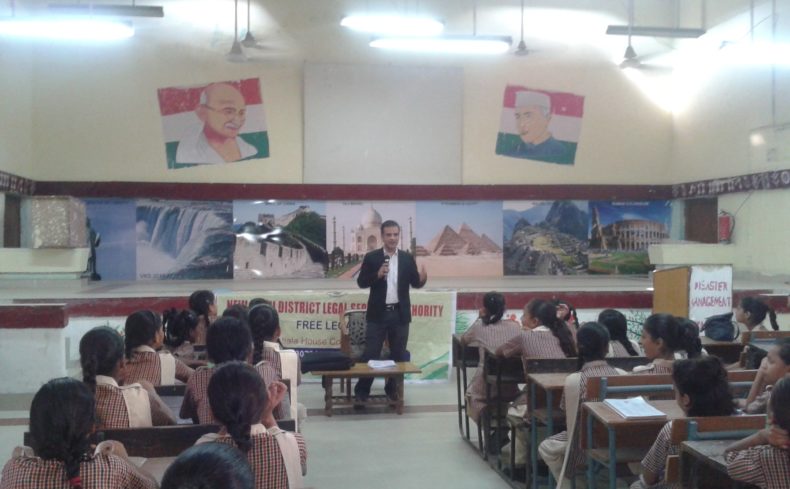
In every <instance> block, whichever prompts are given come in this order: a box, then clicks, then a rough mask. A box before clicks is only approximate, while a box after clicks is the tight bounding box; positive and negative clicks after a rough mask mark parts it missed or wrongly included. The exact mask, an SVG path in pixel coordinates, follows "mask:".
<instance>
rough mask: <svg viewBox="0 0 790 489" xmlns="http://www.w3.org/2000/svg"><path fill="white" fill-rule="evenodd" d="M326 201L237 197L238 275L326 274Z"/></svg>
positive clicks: (235, 264) (251, 277)
mask: <svg viewBox="0 0 790 489" xmlns="http://www.w3.org/2000/svg"><path fill="white" fill-rule="evenodd" d="M325 207H326V203H325V202H316V201H297V202H293V201H280V200H277V201H266V200H255V201H247V200H237V201H234V202H233V232H234V233H235V234H236V248H235V251H234V253H233V278H234V279H241V280H255V279H265V278H323V277H324V273H325V270H326V267H327V264H328V261H329V258H328V254H327V251H326V216H325V215H324V212H325Z"/></svg>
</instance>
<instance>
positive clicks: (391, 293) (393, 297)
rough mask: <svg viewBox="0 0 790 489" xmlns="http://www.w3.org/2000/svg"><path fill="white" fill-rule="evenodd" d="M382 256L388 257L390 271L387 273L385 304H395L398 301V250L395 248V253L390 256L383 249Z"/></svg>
mask: <svg viewBox="0 0 790 489" xmlns="http://www.w3.org/2000/svg"><path fill="white" fill-rule="evenodd" d="M384 256H385V257H387V256H389V257H390V271H389V272H388V273H387V298H386V300H385V302H386V303H387V304H397V303H398V300H399V299H398V250H395V254H394V255H392V256H390V255H388V254H387V252H386V251H384Z"/></svg>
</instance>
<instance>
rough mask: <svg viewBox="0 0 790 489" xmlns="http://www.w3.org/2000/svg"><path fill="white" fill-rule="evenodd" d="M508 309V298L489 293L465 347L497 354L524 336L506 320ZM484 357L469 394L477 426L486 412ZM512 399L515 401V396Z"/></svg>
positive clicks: (469, 407)
mask: <svg viewBox="0 0 790 489" xmlns="http://www.w3.org/2000/svg"><path fill="white" fill-rule="evenodd" d="M506 309H507V306H506V305H505V296H503V295H502V294H499V293H497V292H489V293H487V294H486V295H485V296H483V307H482V308H481V309H480V315H479V317H478V318H477V320H476V321H475V322H474V324H472V326H471V327H470V328H469V329H468V330H466V332H465V333H464V334H463V336H461V344H462V345H473V346H479V347H480V348H481V349H483V348H488V349H490V350H496V349H497V348H499V347H500V346H501V345H503V344H504V343H506V342H507V341H508V340H510V339H512V338H515V337H516V336H518V335H519V333H521V326H520V325H519V324H518V323H517V322H515V321H511V320H509V319H502V316H503V315H504V314H505V310H506ZM482 362H483V355H480V363H479V364H478V366H477V370H476V371H475V374H474V376H472V380H470V381H469V388H468V389H467V391H466V395H467V397H468V402H467V413H468V415H469V417H470V418H472V420H473V421H474V422H475V423H479V422H480V413H481V412H482V411H483V410H484V409H485V407H486V404H485V399H486V384H485V378H484V377H483V363H482ZM511 394H512V395H511V396H509V397H513V395H515V392H512V393H511Z"/></svg>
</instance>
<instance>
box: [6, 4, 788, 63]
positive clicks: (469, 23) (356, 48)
mask: <svg viewBox="0 0 790 489" xmlns="http://www.w3.org/2000/svg"><path fill="white" fill-rule="evenodd" d="M11 1H12V0H9V2H11ZM55 2H58V3H76V2H77V0H49V1H45V0H27V1H26V0H16V5H17V14H24V13H30V12H33V13H36V12H42V11H44V10H45V9H46V5H47V4H48V3H55ZM703 2H704V3H705V5H706V19H707V22H706V24H707V26H708V27H711V26H715V25H720V24H723V23H727V22H729V23H733V22H734V24H735V26H734V29H733V30H732V34H728V35H732V36H734V37H737V36H744V35H747V34H748V32H749V15H748V13H749V5H750V2H749V1H748V0H707V1H705V0H635V24H636V25H638V26H639V25H642V26H645V25H651V26H655V25H658V26H667V27H674V26H683V27H700V26H701V24H702V18H701V12H702V6H703ZM83 3H84V0H83ZM96 3H105V4H106V3H112V4H122V3H123V4H127V5H128V4H130V3H131V0H129V1H126V2H124V1H121V0H105V1H98V2H96ZM520 3H521V2H520V0H477V1H473V0H252V1H251V13H250V20H251V22H250V30H251V32H252V33H253V34H254V35H255V37H256V38H257V39H258V40H259V44H260V48H261V49H247V53H248V54H249V55H250V56H251V57H253V58H256V59H258V60H260V61H266V60H269V59H290V60H298V61H303V60H311V61H316V60H320V61H332V62H399V61H403V60H406V59H410V60H413V59H414V58H413V55H402V54H392V53H382V52H380V51H378V50H375V49H372V48H369V47H368V46H367V42H368V41H369V36H368V35H366V34H359V33H355V32H351V31H348V30H346V29H344V28H342V27H341V26H340V25H339V22H340V19H341V18H342V17H343V16H344V15H346V14H350V13H379V12H397V13H407V14H424V15H430V16H434V17H436V18H439V19H440V20H442V21H443V22H445V33H448V34H471V33H472V32H473V30H474V28H475V26H473V7H474V6H476V12H477V24H476V31H477V33H479V34H497V35H510V36H512V37H513V49H515V47H516V44H517V43H518V40H519V36H520V28H521V22H520ZM524 3H525V14H524V17H525V18H524V23H525V25H524V29H525V40H526V43H527V46H528V48H529V49H530V50H531V51H533V52H532V53H531V55H530V56H527V57H525V58H522V59H525V60H527V61H526V62H529V60H530V59H541V58H543V59H544V60H545V59H560V58H575V59H585V60H588V61H589V60H594V61H600V62H611V61H612V60H613V59H616V58H618V57H620V56H622V53H623V51H624V50H625V47H626V44H627V40H626V38H625V37H624V36H607V35H606V34H605V32H604V31H605V29H606V26H607V25H608V24H625V23H626V22H627V8H628V7H627V6H628V2H627V0H554V1H548V0H543V1H539V0H525V1H524ZM755 3H756V4H757V5H758V7H760V12H758V14H757V15H756V20H757V21H759V20H762V19H763V18H764V17H765V15H766V12H767V13H770V1H756V2H755ZM778 3H779V4H780V7H781V8H784V10H785V11H788V10H790V5H789V4H790V0H778ZM9 5H10V3H9V4H6V5H5V6H3V9H2V10H0V16H5V15H9V14H10V12H11V10H10V6H9ZM137 5H161V6H163V7H164V11H165V17H164V18H163V19H133V22H134V25H135V28H136V31H137V32H136V35H135V38H134V42H136V43H149V44H150V43H153V44H156V45H157V46H161V48H162V49H168V48H169V47H171V46H172V47H178V46H189V47H190V48H192V49H198V50H200V51H202V52H204V53H205V56H217V57H221V56H224V54H225V53H226V52H227V51H228V50H229V49H230V45H231V42H232V39H233V29H234V2H233V1H232V0H159V1H157V0H143V1H138V2H137ZM238 8H239V14H238V21H239V31H240V33H239V35H240V37H241V36H243V35H244V33H245V32H246V30H247V25H246V23H247V1H246V0H240V1H239V4H238ZM733 19H736V20H733ZM764 24H768V23H764ZM761 28H762V29H765V28H766V25H762V26H761ZM692 42H694V41H688V40H684V41H678V40H672V39H656V38H634V48H635V49H636V51H637V53H638V54H640V55H646V54H654V53H661V52H667V51H671V50H672V49H674V48H678V47H682V46H683V45H684V44H688V43H692ZM426 59H428V60H429V61H430V62H440V63H449V64H466V63H475V62H478V61H476V60H475V59H467V58H464V57H457V56H456V57H448V56H442V57H438V56H435V55H434V56H428V57H426ZM482 62H486V61H482Z"/></svg>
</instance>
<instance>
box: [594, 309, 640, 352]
mask: <svg viewBox="0 0 790 489" xmlns="http://www.w3.org/2000/svg"><path fill="white" fill-rule="evenodd" d="M598 323H599V324H601V325H603V326H604V327H605V328H606V330H607V331H608V332H609V351H608V352H607V353H606V356H607V357H638V356H639V355H640V351H639V350H640V348H639V343H638V342H636V341H634V340H631V339H629V338H628V321H627V320H626V319H625V316H624V315H623V313H622V312H620V311H618V310H615V309H604V310H603V311H601V313H600V314H598Z"/></svg>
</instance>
